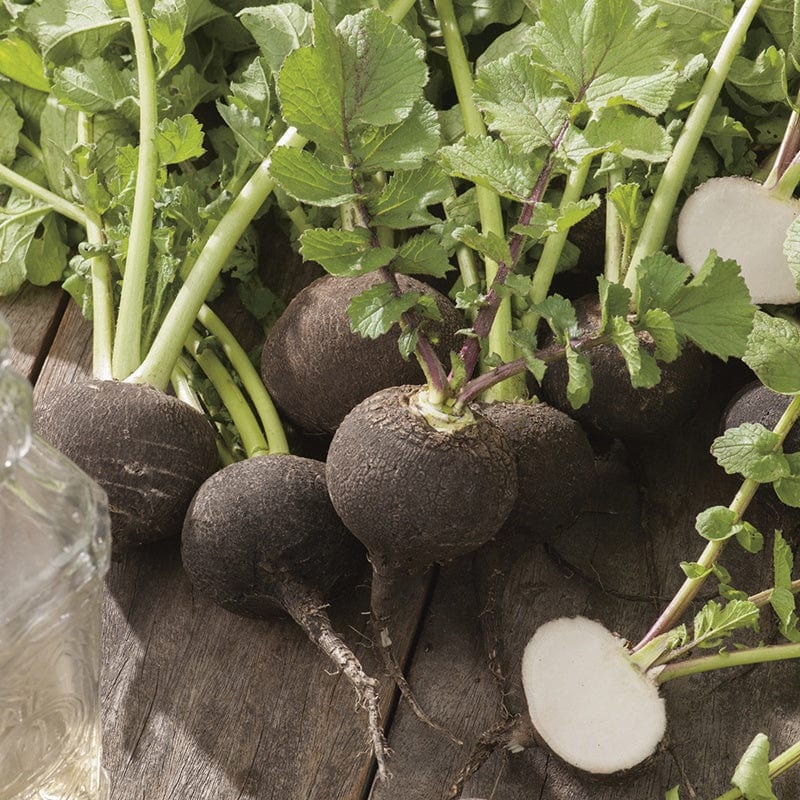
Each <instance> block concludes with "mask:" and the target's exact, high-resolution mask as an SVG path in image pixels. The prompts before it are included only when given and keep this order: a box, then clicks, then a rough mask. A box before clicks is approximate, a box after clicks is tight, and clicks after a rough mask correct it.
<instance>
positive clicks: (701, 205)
mask: <svg viewBox="0 0 800 800" xmlns="http://www.w3.org/2000/svg"><path fill="white" fill-rule="evenodd" d="M798 215H800V202H798V201H797V200H792V199H789V200H784V199H781V198H780V197H777V196H776V195H774V194H772V193H770V192H769V191H768V190H767V189H765V188H764V187H763V186H762V185H761V184H760V183H756V182H755V181H751V180H749V179H748V178H741V177H726V178H712V179H711V180H708V181H706V182H705V183H704V184H702V185H701V186H699V187H698V188H697V189H696V190H695V192H694V193H693V194H692V196H691V197H690V198H689V199H688V200H687V201H686V203H685V205H684V206H683V209H682V210H681V213H680V216H679V217H678V251H679V252H680V254H681V258H682V259H683V261H684V262H685V263H686V264H687V266H689V267H690V268H691V270H692V271H693V272H694V273H695V274H697V272H699V270H700V268H701V267H702V266H703V263H704V262H705V260H706V259H707V258H708V254H709V252H710V251H711V250H716V252H717V255H719V256H720V257H721V258H726V259H734V260H735V261H736V262H737V263H738V264H739V266H740V267H741V270H742V277H743V278H744V280H745V283H746V284H747V288H748V289H749V290H750V297H751V299H752V300H753V302H754V303H773V304H776V305H780V304H785V303H796V302H798V301H800V292H798V290H797V285H796V283H795V279H794V276H793V275H792V273H791V271H790V270H789V264H788V261H787V259H786V255H785V254H784V252H783V243H784V241H785V239H786V233H787V231H788V228H789V225H791V223H792V222H793V221H794V219H795V218H796V217H797V216H798Z"/></svg>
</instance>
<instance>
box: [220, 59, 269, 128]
mask: <svg viewBox="0 0 800 800" xmlns="http://www.w3.org/2000/svg"><path fill="white" fill-rule="evenodd" d="M230 89H231V94H232V95H233V97H235V98H236V99H237V100H238V101H239V105H240V106H242V105H243V106H244V107H246V108H247V109H249V110H250V111H252V112H253V114H255V116H257V117H258V118H259V119H260V120H261V121H262V122H267V121H268V120H270V119H271V118H272V110H271V108H270V102H271V93H270V89H269V79H268V77H267V71H266V67H265V66H264V63H263V61H262V59H261V58H258V57H256V58H254V59H253V60H252V61H251V62H250V63H249V64H248V65H247V67H246V68H245V69H244V70H243V71H242V74H241V76H240V77H239V78H238V79H237V80H235V81H231V84H230Z"/></svg>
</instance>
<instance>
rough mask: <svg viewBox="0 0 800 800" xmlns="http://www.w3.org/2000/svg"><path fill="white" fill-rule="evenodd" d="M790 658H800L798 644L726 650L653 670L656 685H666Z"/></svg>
mask: <svg viewBox="0 0 800 800" xmlns="http://www.w3.org/2000/svg"><path fill="white" fill-rule="evenodd" d="M790 658H800V644H776V645H771V646H769V647H749V648H747V649H746V650H726V651H725V652H723V653H715V654H714V655H711V656H703V657H701V658H690V659H688V660H687V661H680V662H678V663H676V664H667V666H665V667H656V668H655V669H654V670H653V673H657V674H656V675H655V678H656V682H657V683H666V682H667V681H672V680H675V678H685V677H687V676H689V675H698V674H700V673H701V672H711V671H713V670H717V669H727V668H728V667H743V666H747V665H750V664H767V663H769V662H771V661H787V660H788V659H790Z"/></svg>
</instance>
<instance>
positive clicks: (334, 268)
mask: <svg viewBox="0 0 800 800" xmlns="http://www.w3.org/2000/svg"><path fill="white" fill-rule="evenodd" d="M300 252H301V253H302V254H303V258H305V259H306V260H308V261H316V262H317V263H318V264H319V265H320V266H321V267H322V268H323V269H324V270H325V271H326V272H329V273H330V274H331V275H346V276H354V275H363V274H364V273H365V272H372V271H374V270H376V269H380V268H381V267H385V266H386V265H387V264H388V263H389V262H390V261H391V260H392V258H394V254H395V252H396V251H395V250H394V248H391V247H375V246H373V243H372V237H371V234H370V232H369V231H368V230H367V229H366V228H356V229H355V230H352V231H341V230H335V229H328V228H311V229H310V230H307V231H305V232H304V233H303V235H302V236H301V237H300Z"/></svg>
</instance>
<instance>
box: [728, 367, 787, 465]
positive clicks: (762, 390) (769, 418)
mask: <svg viewBox="0 0 800 800" xmlns="http://www.w3.org/2000/svg"><path fill="white" fill-rule="evenodd" d="M791 400H792V398H791V396H790V395H786V394H778V393H777V392H773V391H772V389H768V388H767V387H766V386H764V385H763V384H762V383H761V382H760V381H753V382H752V383H749V384H747V386H744V387H743V388H742V389H740V390H739V391H738V392H737V393H736V394H735V395H734V396H733V398H732V399H731V401H730V403H728V407H727V408H726V409H725V411H724V412H723V416H722V426H721V427H722V430H723V431H726V430H728V428H738V427H739V425H742V424H743V423H745V422H757V423H759V424H761V425H763V426H764V427H765V428H769V429H770V430H772V429H773V428H774V427H775V426H776V425H777V424H778V420H780V418H781V416H782V415H783V412H784V411H786V409H787V407H788V406H789V403H790V402H791ZM783 449H784V451H785V452H787V453H796V452H798V451H800V430H799V429H798V426H797V425H795V426H794V427H793V428H792V429H791V430H790V431H789V433H788V435H787V436H786V440H785V441H784V444H783Z"/></svg>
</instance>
